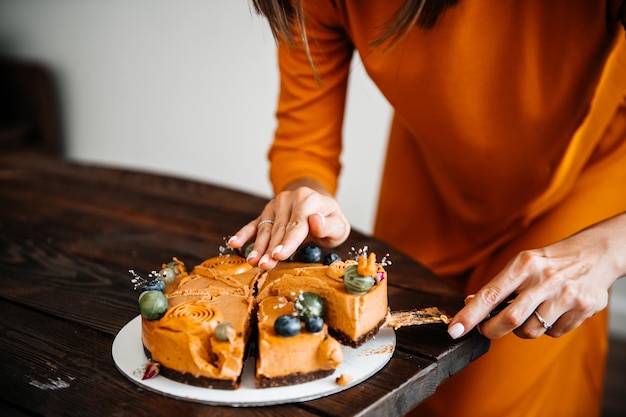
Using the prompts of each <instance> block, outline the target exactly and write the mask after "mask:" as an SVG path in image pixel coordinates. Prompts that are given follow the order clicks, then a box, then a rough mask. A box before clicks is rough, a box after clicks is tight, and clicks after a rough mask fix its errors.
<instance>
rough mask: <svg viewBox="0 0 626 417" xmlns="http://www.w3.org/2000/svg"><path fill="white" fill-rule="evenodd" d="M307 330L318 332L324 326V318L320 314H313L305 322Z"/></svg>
mask: <svg viewBox="0 0 626 417" xmlns="http://www.w3.org/2000/svg"><path fill="white" fill-rule="evenodd" d="M304 326H305V327H306V330H307V332H310V333H317V332H319V331H320V330H322V329H323V328H324V319H323V318H321V317H320V316H312V317H309V318H308V319H306V321H305V322H304Z"/></svg>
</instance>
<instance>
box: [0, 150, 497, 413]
mask: <svg viewBox="0 0 626 417" xmlns="http://www.w3.org/2000/svg"><path fill="white" fill-rule="evenodd" d="M181 163H182V161H181ZM0 196H1V197H0V285H1V288H2V290H1V291H0V294H1V295H0V314H1V317H2V320H0V337H1V338H2V339H1V341H0V396H1V402H0V415H3V416H9V415H16V416H39V415H50V416H51V415H54V416H59V415H67V416H70V415H72V416H73V415H76V416H92V415H93V416H113V415H118V416H121V415H147V416H152V417H156V416H168V417H170V416H174V415H175V416H181V415H184V416H196V415H211V416H234V415H237V416H274V417H275V416H342V417H343V416H357V415H368V416H386V417H391V416H400V415H403V414H404V413H406V412H407V411H408V410H410V409H411V408H413V407H414V406H415V405H416V404H418V403H420V402H421V401H423V400H424V399H425V398H427V397H428V396H430V395H432V393H433V392H434V391H435V389H436V388H437V387H438V386H439V385H440V384H441V383H442V382H443V381H444V380H446V379H447V378H448V377H450V376H451V375H454V374H455V373H456V372H458V371H460V370H462V369H463V368H465V367H466V366H467V365H468V364H469V363H470V362H471V361H473V360H474V359H476V358H478V357H479V356H481V355H483V354H484V353H485V352H486V351H487V350H488V348H489V343H488V341H487V340H486V339H484V338H483V337H481V336H480V335H478V334H477V333H475V332H474V333H470V334H469V335H468V336H466V337H465V338H462V339H461V340H458V341H453V340H451V339H450V338H449V337H448V335H447V333H446V329H445V326H442V325H428V326H420V327H413V328H403V329H400V330H398V331H397V346H396V350H395V353H394V354H393V357H392V359H391V360H390V362H389V363H388V364H387V365H386V366H385V367H384V368H383V369H382V370H381V371H380V372H379V373H377V374H376V375H374V376H373V377H371V378H369V379H368V380H366V381H365V382H364V383H362V384H360V385H357V386H355V387H353V388H350V389H348V390H346V391H343V392H340V393H338V394H334V395H331V396H328V397H324V398H320V399H317V400H312V401H308V402H303V403H295V404H284V405H277V406H268V407H254V408H253V407H251V408H231V407H212V406H207V405H202V404H197V403H193V402H189V401H181V400H176V399H172V398H168V397H166V396H163V395H160V394H157V393H153V392H150V391H146V390H144V389H142V388H140V387H139V386H137V385H135V384H134V383H132V382H131V381H129V380H128V379H127V378H126V377H125V376H123V375H122V374H121V373H120V372H119V371H118V370H117V368H116V366H115V364H114V362H113V360H112V357H111V345H112V342H113V340H114V338H115V335H116V334H117V332H118V331H119V330H120V329H121V328H122V327H123V326H124V325H125V324H126V323H127V322H128V321H129V320H131V319H132V318H133V317H135V316H137V314H138V309H137V301H136V298H137V294H136V292H134V291H133V290H132V285H131V284H130V278H131V277H130V275H129V273H128V270H129V269H131V268H132V269H135V270H137V271H151V270H153V269H155V265H156V266H157V267H158V265H160V263H161V262H162V261H163V260H167V259H171V257H172V256H177V257H178V258H180V259H181V260H183V261H185V262H186V263H187V264H188V265H194V264H195V263H197V262H200V261H202V260H203V259H205V258H208V257H211V256H215V255H217V254H218V248H219V246H220V245H223V244H224V238H225V237H227V236H230V235H231V234H232V233H234V232H235V231H236V230H237V229H238V228H239V227H240V226H241V225H243V224H244V223H245V222H247V221H249V220H250V219H252V218H254V217H256V215H258V213H259V212H260V211H261V208H262V207H263V206H264V204H265V202H266V200H265V199H264V198H260V197H256V196H252V195H249V194H245V193H241V192H238V191H234V190H231V189H226V188H222V187H218V186H215V185H211V184H203V183H199V182H193V181H186V180H181V179H175V178H170V177H166V176H160V175H149V174H145V173H139V172H132V171H124V170H116V169H107V168H102V167H95V166H86V165H78V164H72V163H68V162H67V161H62V160H59V159H54V158H51V157H45V156H42V155H38V154H35V153H28V152H20V153H4V154H2V155H0ZM365 245H367V246H369V248H370V250H373V251H375V252H376V253H379V254H385V253H389V254H390V258H391V260H392V261H393V264H392V265H391V266H389V267H388V270H389V274H390V278H389V284H390V287H389V300H390V306H391V307H392V309H405V308H411V307H428V306H438V307H440V308H442V309H443V310H444V311H446V312H447V313H449V314H454V313H455V312H456V311H458V309H459V307H460V306H461V305H462V297H461V295H460V294H458V293H456V292H455V291H454V290H452V289H451V288H449V287H448V286H447V285H445V284H444V283H443V282H442V281H441V280H439V279H438V278H437V277H436V276H434V275H433V274H432V273H431V272H430V271H429V270H427V269H425V268H424V267H422V266H420V265H419V264H418V263H416V262H414V261H412V260H411V259H409V258H408V257H407V256H405V255H403V254H402V253H400V252H399V251H397V250H395V249H393V248H391V247H389V246H386V245H385V244H383V243H382V242H379V241H377V240H375V239H373V238H371V237H368V236H365V235H363V234H361V233H358V232H353V234H352V236H351V237H350V239H349V241H348V242H347V244H346V245H344V246H343V247H340V248H339V249H337V252H338V253H339V254H344V255H345V254H347V253H348V251H349V249H350V247H355V248H360V247H363V246H365ZM137 337H139V335H137Z"/></svg>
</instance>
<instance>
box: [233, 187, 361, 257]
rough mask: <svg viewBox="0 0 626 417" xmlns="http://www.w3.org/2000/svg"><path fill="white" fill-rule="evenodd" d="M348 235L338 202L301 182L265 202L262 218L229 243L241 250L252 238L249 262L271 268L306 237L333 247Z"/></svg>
mask: <svg viewBox="0 0 626 417" xmlns="http://www.w3.org/2000/svg"><path fill="white" fill-rule="evenodd" d="M349 234H350V223H348V221H347V220H346V218H345V216H344V214H343V212H342V211H341V208H340V207H339V205H338V204H337V201H336V200H335V199H334V198H333V197H332V196H331V195H330V194H329V193H328V192H327V191H326V190H325V189H324V187H323V186H322V185H321V184H319V183H317V182H315V181H311V180H301V181H297V182H294V183H293V184H291V185H290V187H289V188H288V189H287V190H285V191H283V192H281V193H279V194H278V195H277V196H276V197H275V198H274V199H273V200H271V201H270V202H269V203H267V205H266V206H265V208H264V209H263V211H262V212H261V215H260V216H259V217H257V218H256V219H254V220H253V221H251V222H250V223H248V224H247V225H245V226H244V227H242V228H241V229H240V230H239V231H238V232H237V233H236V234H235V235H234V236H232V237H231V238H230V240H229V244H230V246H231V247H233V248H241V247H242V246H243V245H244V244H246V242H248V241H251V240H253V239H254V247H253V249H252V251H251V252H250V254H249V255H248V257H247V260H248V262H250V264H252V265H255V266H256V265H258V266H260V267H261V268H263V269H271V268H273V267H274V266H276V264H277V263H278V262H279V261H283V260H285V259H287V258H289V257H290V256H291V255H292V254H293V253H294V252H295V251H296V250H297V249H298V247H299V246H300V244H301V243H302V242H304V240H305V239H307V237H310V238H312V239H313V240H315V241H316V242H317V243H318V244H319V245H322V246H326V247H334V246H338V245H340V244H341V243H343V242H344V241H345V240H346V239H347V238H348V235H349Z"/></svg>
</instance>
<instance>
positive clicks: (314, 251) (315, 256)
mask: <svg viewBox="0 0 626 417" xmlns="http://www.w3.org/2000/svg"><path fill="white" fill-rule="evenodd" d="M321 260H322V250H321V249H320V248H319V247H317V246H315V245H307V246H304V247H303V248H302V249H301V250H300V261H301V262H305V263H308V264H314V263H317V262H320V261H321Z"/></svg>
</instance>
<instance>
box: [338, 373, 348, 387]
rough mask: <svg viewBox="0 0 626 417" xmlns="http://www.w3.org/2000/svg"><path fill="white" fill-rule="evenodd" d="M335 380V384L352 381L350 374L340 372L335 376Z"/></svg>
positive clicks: (345, 383)
mask: <svg viewBox="0 0 626 417" xmlns="http://www.w3.org/2000/svg"><path fill="white" fill-rule="evenodd" d="M335 382H336V383H337V385H342V386H343V385H348V384H349V383H350V382H352V377H351V376H350V375H346V374H341V375H339V376H338V377H337V379H335Z"/></svg>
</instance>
